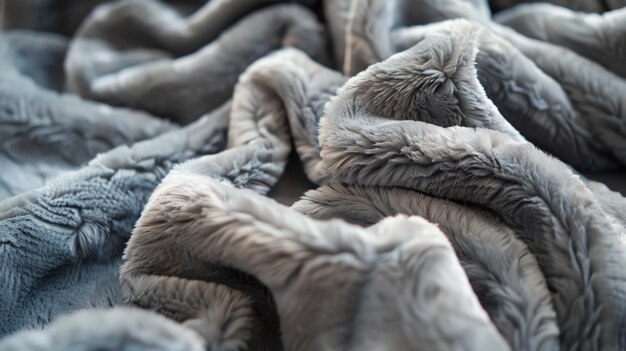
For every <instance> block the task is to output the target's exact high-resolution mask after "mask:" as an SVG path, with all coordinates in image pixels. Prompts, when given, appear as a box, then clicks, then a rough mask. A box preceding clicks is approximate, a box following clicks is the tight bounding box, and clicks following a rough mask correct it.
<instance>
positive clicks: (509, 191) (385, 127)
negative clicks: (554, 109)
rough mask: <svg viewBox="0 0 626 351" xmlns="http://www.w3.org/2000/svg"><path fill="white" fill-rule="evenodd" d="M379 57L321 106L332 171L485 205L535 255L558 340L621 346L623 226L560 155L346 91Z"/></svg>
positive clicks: (337, 177) (336, 176)
mask: <svg viewBox="0 0 626 351" xmlns="http://www.w3.org/2000/svg"><path fill="white" fill-rule="evenodd" d="M396 58H397V57H392V58H391V59H390V60H394V59H396ZM384 64H385V63H381V64H377V65H373V66H371V67H370V68H368V70H367V71H366V72H364V73H362V74H361V75H360V76H357V77H356V78H355V79H354V80H351V81H349V82H348V83H347V84H346V85H345V86H344V87H342V89H341V90H340V92H339V94H338V96H337V97H335V98H334V99H333V101H332V102H331V103H330V104H329V105H328V106H327V110H326V116H325V117H323V118H322V121H321V127H320V144H321V146H322V151H321V154H322V158H323V162H324V164H325V165H326V166H327V167H328V169H329V173H330V174H332V179H333V180H334V181H338V182H343V183H349V184H361V185H376V186H381V185H383V186H400V187H406V188H410V189H415V190H418V191H421V192H424V193H426V194H429V195H433V196H437V197H444V198H448V199H452V200H458V201H464V202H467V203H473V204H476V205H480V206H484V207H487V208H489V209H490V210H492V211H494V212H495V213H497V214H498V215H499V216H500V217H501V218H502V219H503V220H504V222H505V223H506V224H508V225H509V226H511V228H512V229H513V230H515V231H516V232H517V233H518V235H520V236H521V238H522V239H523V240H525V242H526V243H527V244H528V245H529V248H530V250H531V251H532V252H533V253H534V254H535V255H536V256H537V260H538V262H539V264H540V266H541V268H542V270H543V272H544V274H545V275H546V281H547V283H548V286H549V287H550V289H551V291H552V298H553V300H554V304H555V309H556V312H557V316H558V318H559V323H560V326H561V338H562V340H563V342H564V343H565V345H576V344H577V343H579V342H580V337H581V335H582V334H583V333H587V336H585V337H584V338H583V339H584V340H587V342H586V344H585V345H586V347H592V348H600V347H618V346H619V345H623V343H624V342H625V341H626V340H624V338H623V335H622V334H621V333H620V332H619V330H621V328H623V323H624V311H622V310H620V309H619V307H618V306H620V305H621V304H620V303H619V301H620V299H621V296H624V295H623V294H624V293H626V291H624V289H625V288H626V280H625V278H626V277H623V276H622V275H621V274H622V273H621V269H619V268H618V267H619V266H620V265H621V264H620V263H617V262H618V261H617V260H619V259H618V257H620V254H619V252H622V250H624V249H625V248H626V247H623V246H622V245H623V244H624V241H623V235H624V231H623V227H621V226H618V225H617V224H616V223H615V221H614V220H613V219H612V218H611V217H609V216H607V215H606V213H605V212H604V210H603V209H602V208H601V206H600V204H599V203H598V202H597V200H596V199H595V197H594V196H593V195H592V193H591V192H590V191H589V190H588V189H587V188H586V187H585V186H584V184H583V183H582V182H581V181H580V179H578V177H576V176H575V175H573V174H572V172H571V171H570V170H569V169H568V168H567V167H566V166H565V165H564V164H561V163H560V162H558V161H556V160H554V159H552V158H550V157H549V156H547V155H545V154H543V153H541V152H540V151H539V150H537V149H536V148H535V147H533V146H532V145H531V144H529V143H527V142H523V141H522V142H519V141H515V140H513V139H511V138H509V137H506V136H505V135H503V134H502V133H499V132H492V131H488V130H471V129H467V128H462V127H450V128H442V127H438V126H435V125H432V124H426V123H424V122H419V121H412V120H400V121H398V120H396V119H397V118H398V117H397V116H394V115H389V116H385V115H384V114H382V115H381V114H376V112H377V111H376V110H375V109H376V108H377V107H380V106H381V105H382V104H381V103H379V102H378V101H376V99H374V98H373V96H369V97H368V98H364V97H365V96H367V95H365V94H354V91H355V89H358V86H359V84H360V83H362V82H363V81H362V80H360V78H362V77H365V76H367V75H369V74H375V73H376V72H377V71H378V69H379V67H380V66H383V65H384ZM410 82H412V83H414V81H410ZM446 82H447V80H444V81H443V83H446ZM351 83H354V85H352V84H351ZM361 86H364V87H365V89H369V84H364V85H361ZM378 97H379V98H381V99H382V98H383V97H381V96H378ZM379 112H380V111H379ZM382 112H384V111H382ZM372 113H374V114H372ZM383 116H384V117H386V118H383ZM409 118H410V117H409ZM539 242H541V244H539ZM616 259H617V260H616ZM567 267H569V268H567ZM566 270H567V271H566ZM564 272H567V273H566V274H564ZM601 306H612V307H611V308H602V307H601ZM590 315H593V316H597V317H596V318H588V317H586V316H590ZM578 316H585V317H579V318H577V317H578ZM607 345H608V346H607Z"/></svg>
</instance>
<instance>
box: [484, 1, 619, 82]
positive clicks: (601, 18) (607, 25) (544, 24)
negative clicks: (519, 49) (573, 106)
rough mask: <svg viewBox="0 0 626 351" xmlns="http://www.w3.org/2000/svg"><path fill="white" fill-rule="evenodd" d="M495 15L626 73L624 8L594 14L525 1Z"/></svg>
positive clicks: (520, 29)
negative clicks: (625, 61) (625, 65)
mask: <svg viewBox="0 0 626 351" xmlns="http://www.w3.org/2000/svg"><path fill="white" fill-rule="evenodd" d="M494 19H495V20H496V21H497V22H498V23H501V24H504V25H506V26H508V27H511V28H513V29H515V30H516V31H517V32H519V33H521V34H524V35H525V36H527V37H530V38H534V39H539V40H542V41H547V42H550V43H553V44H557V45H560V46H563V47H566V48H569V49H571V50H572V51H574V52H576V53H578V54H580V55H581V56H584V57H587V58H589V59H591V60H593V61H595V62H598V63H600V64H601V65H602V66H604V67H605V68H606V69H608V70H610V71H612V72H615V73H617V74H619V75H621V76H622V77H625V76H626V67H624V64H623V63H624V60H626V51H625V50H624V46H625V45H626V44H625V43H626V8H622V9H618V10H615V11H610V12H606V13H604V14H602V15H597V14H587V13H579V12H574V11H571V10H568V9H565V8H563V7H559V6H554V5H550V4H526V5H520V6H516V7H515V8H513V9H510V10H508V11H505V12H501V13H499V14H498V15H497V16H495V18H494Z"/></svg>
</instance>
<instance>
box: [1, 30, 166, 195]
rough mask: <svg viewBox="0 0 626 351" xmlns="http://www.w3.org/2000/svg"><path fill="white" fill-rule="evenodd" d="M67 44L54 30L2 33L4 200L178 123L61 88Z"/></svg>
mask: <svg viewBox="0 0 626 351" xmlns="http://www.w3.org/2000/svg"><path fill="white" fill-rule="evenodd" d="M66 45H67V44H66V42H65V40H64V39H63V38H61V37H58V36H55V35H41V34H35V33H34V32H12V33H6V34H2V36H0V77H2V79H0V109H2V114H0V163H1V164H2V172H0V200H2V199H5V198H8V197H10V196H12V195H17V194H19V193H22V192H25V191H27V190H31V189H35V188H38V187H40V186H43V185H44V184H45V183H46V182H47V181H49V180H50V179H53V178H55V177H56V176H58V175H59V174H61V173H63V172H66V171H69V170H73V169H75V168H78V167H79V166H80V165H82V164H84V163H86V162H88V161H89V160H91V159H92V158H94V157H95V156H96V155H97V154H98V153H101V152H105V151H108V150H110V149H111V148H113V147H116V146H118V145H123V144H132V143H133V142H136V141H140V140H143V139H148V138H151V137H155V136H157V135H159V134H162V133H164V132H166V131H168V130H171V129H173V128H174V126H173V125H172V124H171V123H167V121H164V120H162V119H157V118H155V117H152V116H149V115H148V114H146V113H143V112H139V111H131V110H127V109H121V108H114V107H110V106H107V105H102V104H96V103H93V102H89V101H85V100H81V99H78V98H77V97H75V96H70V95H66V94H61V95H59V94H57V93H56V92H54V91H53V89H55V88H59V87H61V86H63V79H60V78H59V77H57V75H58V74H59V69H60V67H62V60H63V57H64V55H65V47H66Z"/></svg>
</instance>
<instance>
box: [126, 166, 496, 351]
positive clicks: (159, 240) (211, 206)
mask: <svg viewBox="0 0 626 351" xmlns="http://www.w3.org/2000/svg"><path fill="white" fill-rule="evenodd" d="M222 156H224V157H228V156H229V155H228V154H223V155H218V156H216V157H222ZM204 161H205V162H207V163H211V161H213V160H212V158H211V157H208V158H205V159H204ZM225 171H228V170H225ZM191 184H193V186H192V185H191ZM418 233H419V234H418ZM199 243H202V244H201V245H199ZM164 250H165V251H164ZM165 252H167V254H165V255H164V253H165ZM124 257H125V260H126V263H125V265H124V268H123V270H122V276H121V279H122V287H123V289H124V291H125V295H126V297H127V298H128V299H129V300H130V301H131V302H133V303H135V304H139V305H141V306H143V307H148V308H153V309H155V308H156V309H158V310H164V313H166V314H168V315H173V316H175V317H176V318H177V319H178V320H181V321H188V320H190V319H191V320H192V321H195V320H198V319H203V316H204V315H210V316H212V318H210V321H209V322H206V321H202V322H197V323H202V324H203V326H202V329H203V330H215V329H218V328H216V327H214V326H212V325H210V324H211V323H215V322H218V321H220V320H222V321H227V322H229V323H228V324H223V325H221V328H219V330H222V334H221V335H217V336H214V335H212V334H211V335H207V336H208V338H207V342H208V343H209V345H211V347H215V348H219V349H225V350H231V349H242V348H248V347H246V344H245V342H246V341H248V340H249V338H250V337H251V335H250V334H252V329H253V328H254V327H253V326H252V325H250V324H251V323H252V322H253V318H252V317H251V316H248V315H249V314H251V313H250V311H248V312H247V313H246V311H242V310H241V309H243V308H244V307H245V306H246V305H245V303H244V302H240V301H237V300H238V296H237V295H235V294H234V293H233V294H232V295H234V296H232V297H230V299H232V300H233V301H229V298H226V299H218V298H213V299H212V298H211V297H212V296H215V294H219V290H218V289H219V287H216V286H215V285H214V284H211V283H213V282H214V279H215V278H214V277H213V274H212V273H211V272H212V271H213V270H214V269H213V268H211V267H212V266H214V265H215V266H218V267H220V266H224V267H230V268H232V269H235V270H237V271H242V272H243V273H246V274H250V275H253V276H254V277H255V278H256V279H258V280H259V282H260V284H262V286H264V287H266V288H267V289H268V290H269V292H270V293H271V295H272V297H273V300H274V301H275V304H276V307H275V308H276V312H275V313H277V314H278V317H279V319H280V335H281V339H282V342H283V345H284V347H285V349H287V350H319V349H329V350H345V349H359V350H377V349H380V348H381V347H385V348H386V347H392V348H393V349H394V350H412V349H413V348H414V345H422V346H423V347H424V348H426V349H459V350H460V349H474V348H478V347H486V348H490V349H507V348H508V345H507V344H506V343H505V342H504V340H503V339H502V338H501V336H500V335H499V334H498V333H497V332H496V330H495V328H494V327H493V326H492V325H491V323H490V322H489V320H488V318H487V316H486V314H485V312H484V310H482V309H481V308H480V307H479V304H478V300H477V299H476V298H475V296H474V295H473V294H472V293H471V288H470V285H469V283H468V281H467V278H466V277H465V276H464V275H463V274H462V269H461V267H460V265H459V263H458V260H457V259H456V257H455V256H454V254H453V251H452V248H451V247H450V244H449V242H448V241H447V240H446V239H445V237H443V235H442V234H441V232H440V231H439V230H438V229H437V228H436V227H435V226H433V225H432V224H430V223H428V222H426V221H425V220H423V219H421V218H406V217H396V218H390V219H387V220H385V221H382V222H380V223H378V224H377V225H376V226H374V227H373V228H372V229H371V230H367V231H366V230H363V229H360V228H359V227H356V226H350V225H348V224H345V223H343V222H338V221H330V222H316V221H313V220H311V219H309V218H307V217H304V216H302V215H299V214H297V213H296V212H295V211H293V210H289V209H287V208H284V207H282V208H281V206H280V205H278V204H276V203H274V202H272V201H271V200H268V199H265V198H262V197H260V196H258V195H257V194H255V193H252V192H250V191H233V190H232V188H230V187H229V186H225V185H220V184H219V183H218V182H216V181H215V180H212V179H211V177H207V176H200V175H196V174H193V173H190V172H189V171H186V170H185V167H182V168H180V169H179V171H177V172H173V173H171V174H170V175H169V176H168V177H167V179H166V180H165V181H164V182H163V183H162V184H161V185H160V186H159V189H157V191H156V192H155V193H154V196H153V197H152V199H151V201H150V202H149V204H148V205H147V207H146V209H145V211H144V215H143V216H142V219H141V220H140V221H139V222H138V223H137V227H136V228H135V231H134V233H133V236H132V239H131V241H130V243H129V246H128V248H127V250H126V253H125V256H124ZM203 267H204V268H203ZM190 272H195V274H194V273H191V274H193V275H192V276H189V274H190ZM444 272H445V273H444ZM180 275H182V276H184V277H189V278H193V279H192V280H191V281H181V279H180V278H178V277H179V276H180ZM231 275H235V273H231ZM235 276H236V275H235ZM409 277H410V278H409ZM230 280H231V282H230V284H228V283H227V285H230V286H233V285H235V283H234V282H232V280H233V278H231V279H230ZM196 281H199V282H196ZM191 284H193V287H191V286H189V285H191ZM193 288H196V289H202V290H203V292H201V293H200V294H202V295H203V296H207V295H208V296H207V297H206V301H211V300H214V301H221V303H226V301H228V302H229V306H231V307H229V308H226V307H222V306H220V305H215V306H213V304H208V305H201V306H198V307H196V308H194V306H181V307H178V306H176V307H174V308H173V309H172V308H169V307H168V306H171V305H172V303H173V302H172V300H174V301H176V300H177V298H176V297H177V296H180V295H181V294H184V293H185V291H188V290H191V289H193ZM146 290H147V291H146ZM197 300H198V298H197V297H195V296H189V298H187V299H185V301H186V302H187V303H190V304H196V303H197V302H196V301H197ZM321 301H323V303H320V302H321ZM452 301H455V302H454V303H451V302H452ZM239 304H241V305H243V306H239ZM266 304H268V305H271V304H270V303H269V302H266ZM249 305H250V303H248V306H249ZM248 309H250V307H248ZM183 311H188V312H187V313H186V314H184V312H183ZM213 315H216V316H215V317H213ZM470 321H471V322H470ZM246 322H247V323H246ZM235 323H236V324H235ZM207 324H209V325H207ZM231 324H234V325H231ZM266 328H269V327H266ZM241 329H243V330H241ZM274 341H275V340H274ZM250 343H251V345H257V347H260V348H262V349H270V348H269V347H264V346H263V345H262V343H261V342H259V340H258V339H255V340H254V342H252V341H250ZM230 344H237V345H238V347H234V346H229V345H230ZM242 344H243V345H242Z"/></svg>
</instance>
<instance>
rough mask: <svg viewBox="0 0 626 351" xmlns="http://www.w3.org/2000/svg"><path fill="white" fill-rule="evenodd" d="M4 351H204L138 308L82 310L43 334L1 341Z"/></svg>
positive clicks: (195, 338) (195, 339)
mask: <svg viewBox="0 0 626 351" xmlns="http://www.w3.org/2000/svg"><path fill="white" fill-rule="evenodd" d="M0 350H3V351H93V350H100V351H105V350H106V351H139V350H142V351H143V350H145V351H203V350H205V348H204V342H203V341H202V339H201V338H200V336H199V335H197V334H196V333H194V332H193V331H190V330H189V329H187V328H184V327H181V326H180V325H178V324H177V323H174V322H173V321H171V320H168V319H167V318H165V317H163V316H161V315H158V314H156V313H152V312H148V311H142V310H140V309H129V308H116V309H111V310H84V311H81V312H78V313H76V314H73V315H71V316H65V317H63V318H60V319H59V320H58V321H56V322H55V323H54V324H52V325H51V326H50V327H48V328H46V329H45V330H43V331H24V332H21V333H18V334H16V335H12V336H10V337H8V338H6V339H4V340H2V341H0Z"/></svg>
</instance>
